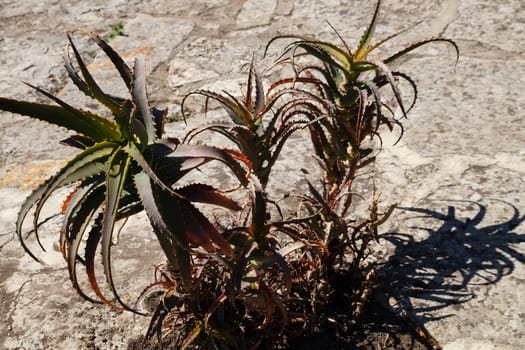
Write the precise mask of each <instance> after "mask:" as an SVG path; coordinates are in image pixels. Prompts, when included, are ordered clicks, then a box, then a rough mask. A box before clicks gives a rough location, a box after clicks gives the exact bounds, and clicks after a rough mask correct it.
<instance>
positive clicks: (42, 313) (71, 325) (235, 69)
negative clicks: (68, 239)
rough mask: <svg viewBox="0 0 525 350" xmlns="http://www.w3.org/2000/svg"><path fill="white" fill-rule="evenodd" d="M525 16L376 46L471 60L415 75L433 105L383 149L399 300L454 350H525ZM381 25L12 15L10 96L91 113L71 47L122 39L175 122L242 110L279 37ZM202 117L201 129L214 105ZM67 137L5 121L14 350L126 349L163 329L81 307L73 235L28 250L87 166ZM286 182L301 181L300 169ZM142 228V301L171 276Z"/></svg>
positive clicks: (262, 7)
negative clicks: (250, 83) (64, 167)
mask: <svg viewBox="0 0 525 350" xmlns="http://www.w3.org/2000/svg"><path fill="white" fill-rule="evenodd" d="M523 6H524V5H523V1H522V0H509V1H492V0H443V1H423V0H417V1H413V0H410V1H409V0H401V1H399V0H398V1H393V0H390V1H388V0H387V1H384V4H383V7H382V11H381V15H380V21H379V26H378V29H377V31H378V33H377V36H376V37H377V38H381V37H384V36H386V35H388V34H391V33H394V32H397V31H399V30H401V29H404V28H407V27H410V26H415V27H414V28H413V29H412V30H411V31H409V32H406V33H404V34H402V35H400V36H399V37H398V38H396V39H394V40H393V41H392V44H389V45H387V46H386V48H389V49H391V50H394V49H395V48H396V47H400V46H402V45H403V44H404V43H408V42H412V41H415V40H421V39H425V38H428V37H434V36H440V35H441V36H445V37H448V38H452V39H454V40H455V41H456V42H457V43H458V45H459V47H460V50H461V58H460V61H459V62H458V64H457V65H456V66H455V65H454V63H455V61H454V53H453V52H452V50H450V49H449V48H448V47H447V46H445V45H439V44H436V45H432V46H428V47H425V48H422V49H421V50H419V51H417V52H416V53H414V54H412V55H410V57H408V59H406V60H405V61H404V62H403V65H402V70H403V71H404V72H406V73H408V74H409V75H410V76H412V78H414V79H415V80H416V82H417V84H418V90H419V100H418V104H417V105H416V107H415V108H414V109H413V110H412V111H411V113H410V116H409V117H410V118H409V119H408V120H406V121H405V123H404V126H405V135H404V138H403V139H402V140H401V142H400V143H398V144H396V145H393V144H394V141H395V139H396V135H385V136H384V139H383V141H384V146H385V147H384V150H383V152H382V153H381V154H380V155H379V157H378V161H377V164H376V170H375V176H376V186H377V188H378V191H379V192H381V194H382V195H381V199H382V203H383V204H384V205H389V204H393V203H398V204H399V207H400V209H397V210H396V211H395V212H394V215H393V216H392V218H391V219H390V220H389V221H388V222H387V223H386V224H385V226H384V227H383V231H384V232H385V235H384V238H385V239H384V240H383V241H382V245H381V246H379V247H378V248H377V252H376V254H379V255H382V256H383V257H384V260H385V261H386V264H385V266H384V268H382V270H381V271H380V272H381V274H382V276H383V277H384V279H385V281H386V282H385V285H386V286H388V288H386V287H384V291H383V293H384V294H385V296H392V297H394V298H396V299H397V300H398V301H399V302H401V303H403V304H405V305H407V306H408V308H409V309H410V310H412V311H411V313H412V314H413V315H414V317H416V318H417V319H418V320H420V321H421V322H422V323H424V325H425V326H426V327H427V328H428V330H429V331H430V332H431V333H432V334H433V335H434V337H436V338H437V339H438V340H439V341H440V342H441V344H443V345H444V347H445V349H450V350H452V349H522V348H523V346H524V345H525V322H524V321H523V320H524V319H525V294H524V292H523V283H525V265H524V263H525V244H524V242H525V224H524V223H523V222H524V219H525V213H524V212H525V195H524V188H525V180H524V179H525V112H524V111H525V95H524V94H523V89H524V88H525V56H524V54H523V47H522V46H523V42H525V32H524V30H525V11H524V7H523ZM372 11H373V2H370V3H369V2H363V1H357V0H349V1H337V0H329V1H320V0H315V1H310V0H308V1H307V0H264V1H253V0H229V1H208V0H194V1H192V2H191V3H188V2H187V1H179V0H151V1H140V0H126V1H121V0H111V1H99V0H97V1H85V2H73V1H64V0H40V1H26V2H20V1H17V0H3V1H2V7H1V8H0V32H1V33H2V36H1V37H0V95H1V96H5V97H16V98H24V99H28V98H31V99H34V100H41V97H40V96H37V95H36V94H35V93H34V92H32V91H31V89H29V88H28V87H27V86H26V85H23V84H22V83H21V81H27V82H30V83H32V84H35V85H38V86H40V87H43V88H46V89H48V90H50V91H52V92H54V93H57V94H58V95H59V96H60V97H62V98H64V99H65V100H67V101H69V102H70V103H71V104H73V105H82V104H83V103H86V101H83V100H81V99H80V98H79V94H78V93H76V92H75V89H74V87H73V86H72V85H71V84H70V83H68V82H67V79H66V73H65V70H64V69H63V68H62V52H63V48H64V46H65V44H66V42H67V39H66V36H65V32H66V31H68V30H72V29H75V28H86V29H89V30H92V31H95V32H97V33H99V34H100V35H102V36H104V35H108V34H109V32H110V30H109V28H110V26H111V25H116V24H119V23H121V24H122V25H123V27H124V32H125V34H126V36H118V37H116V38H115V39H113V40H112V42H111V44H112V45H113V46H114V47H115V48H116V49H117V50H118V51H119V52H120V53H121V54H122V55H123V56H124V57H125V59H126V60H129V62H132V60H133V58H134V57H136V56H138V55H142V56H144V57H145V58H146V60H147V65H148V72H149V86H150V97H151V98H152V99H153V100H154V101H155V103H156V104H159V105H167V106H168V107H170V116H172V117H173V118H174V119H176V118H177V117H180V112H179V109H178V103H180V101H181V98H182V97H183V96H184V94H185V93H187V92H188V91H191V90H193V89H195V88H200V87H208V88H213V89H218V90H220V89H226V90H228V91H230V92H231V93H234V94H238V93H239V92H240V91H241V90H240V87H242V86H243V84H244V76H245V74H244V71H245V67H246V64H247V63H249V62H250V60H251V58H252V53H254V54H255V55H256V57H257V58H258V59H261V62H262V63H261V65H262V64H265V63H269V62H271V58H272V57H270V58H268V59H265V60H262V58H261V56H262V50H263V48H264V46H265V44H266V42H267V41H268V40H269V39H270V38H271V37H273V36H275V35H278V34H287V33H294V34H312V35H316V36H318V37H320V38H324V39H330V40H334V41H336V39H335V35H334V33H333V32H332V30H331V29H330V27H329V25H328V24H327V23H326V21H329V22H330V23H331V24H332V25H333V26H334V27H335V28H337V30H338V31H339V32H340V34H341V35H342V36H343V37H344V38H348V42H349V44H350V45H352V46H354V45H355V44H356V43H357V42H358V40H359V37H360V34H361V32H362V30H363V28H364V27H365V26H366V25H367V23H368V21H369V19H370V16H371V13H372ZM79 45H80V47H81V49H83V50H88V49H89V47H90V46H88V45H89V44H88V43H87V42H82V41H81V43H80V44H79ZM275 52H277V50H276V51H275ZM391 52H392V51H391ZM91 64H92V68H93V69H95V70H96V73H97V77H98V78H100V79H101V80H102V81H103V82H104V83H105V84H106V85H103V86H104V88H105V89H108V90H110V91H113V90H115V91H118V90H119V89H121V88H122V86H119V85H113V84H114V81H115V79H111V78H112V77H113V76H112V75H111V74H113V73H112V72H111V67H110V66H109V65H108V62H106V61H104V60H103V59H102V58H100V57H95V58H94V61H93V62H92V63H91ZM199 102H200V101H199ZM87 103H88V107H89V101H88V102H87ZM190 108H194V110H195V111H198V108H199V103H197V102H195V104H194V105H191V104H190ZM182 128H184V124H183V123H180V122H178V123H173V124H170V126H169V130H170V132H172V133H175V134H176V133H179V132H181V130H182ZM66 135H67V132H66V131H64V130H59V129H57V128H55V127H53V126H50V125H46V124H44V123H41V122H37V121H33V120H30V119H28V118H25V117H21V116H17V115H11V114H8V113H3V112H2V113H0V313H1V314H2V315H4V317H3V318H2V321H0V348H3V349H24V348H25V349H49V348H52V349H125V348H127V344H128V341H129V340H130V339H131V338H133V337H136V336H137V335H138V334H141V333H142V332H143V330H144V327H146V322H147V320H145V319H142V318H137V319H134V318H133V316H132V315H131V314H129V313H122V312H118V311H112V310H108V309H107V308H103V307H100V306H98V305H93V304H90V303H87V302H85V301H83V300H82V299H81V298H80V297H79V296H78V295H77V294H76V293H75V292H74V291H73V290H72V289H71V287H70V281H69V280H68V279H67V277H66V275H67V269H66V267H65V263H64V262H63V260H62V259H61V257H60V254H59V253H58V252H57V251H56V250H55V249H54V248H53V247H54V242H55V241H56V235H55V232H56V228H57V227H58V224H59V221H58V218H56V217H52V219H51V220H49V221H48V222H47V223H46V224H45V227H44V230H43V232H44V234H43V244H44V246H45V247H46V248H47V250H48V252H47V253H42V254H40V256H41V258H42V260H43V262H44V264H38V263H36V262H34V261H33V260H31V258H30V257H29V256H28V255H27V254H24V252H23V250H22V248H21V247H20V244H19V242H18V240H17V239H16V237H15V236H14V232H13V231H14V222H15V218H16V213H17V211H18V209H19V207H20V205H21V203H22V201H23V200H24V198H25V197H26V196H27V195H28V193H29V190H30V189H31V188H32V187H33V186H34V185H36V184H37V183H38V182H40V181H41V180H43V179H44V178H45V176H46V174H49V172H52V171H53V170H54V169H58V168H57V167H58V166H59V165H60V164H62V162H63V161H64V160H65V159H67V158H68V157H69V156H71V155H72V151H71V150H70V149H68V148H66V147H57V142H58V141H59V140H61V139H63V138H65V137H66ZM298 142H299V141H298ZM297 148H298V149H299V153H300V154H303V155H304V152H301V150H302V149H300V148H299V147H297ZM291 151H292V150H290V152H291ZM290 158H291V159H292V161H294V162H295V161H296V159H295V158H293V157H290ZM305 161H307V160H305ZM279 166H280V167H281V168H282V169H284V170H287V169H288V168H287V166H288V165H287V163H286V161H284V162H283V163H282V164H279ZM290 169H294V167H293V166H292V167H290ZM289 176H290V177H293V176H299V175H296V174H295V173H291V174H290V175H289ZM59 200H60V198H57V199H56V201H57V204H59V203H60V202H59ZM52 207H53V206H52V205H50V206H49V209H51V208H52ZM45 214H48V215H52V214H53V213H52V212H49V213H45ZM134 220H136V222H133V223H131V224H128V226H127V227H128V229H127V230H126V231H125V233H123V237H122V241H123V242H122V244H124V245H125V246H124V247H125V248H121V249H120V250H119V249H118V248H117V249H116V257H117V259H118V263H119V267H120V268H119V272H120V271H122V272H121V273H122V275H120V276H117V279H119V280H120V281H122V284H123V286H124V287H125V288H126V293H128V294H126V297H128V298H130V300H133V297H134V296H136V295H137V294H138V293H140V291H141V290H142V288H143V287H144V286H145V285H146V284H147V283H148V282H149V281H151V279H152V275H153V266H154V265H155V264H157V263H159V260H158V259H159V258H158V256H159V255H158V247H157V246H156V245H157V243H155V242H154V238H153V236H152V234H151V232H150V231H149V228H148V227H149V226H148V223H147V220H146V219H145V218H144V217H138V218H136V219H134ZM412 238H413V239H414V240H413V241H411V239H412ZM117 247H119V246H117ZM145 247H147V248H146V249H145ZM34 248H35V249H36V248H37V247H36V246H35V247H34Z"/></svg>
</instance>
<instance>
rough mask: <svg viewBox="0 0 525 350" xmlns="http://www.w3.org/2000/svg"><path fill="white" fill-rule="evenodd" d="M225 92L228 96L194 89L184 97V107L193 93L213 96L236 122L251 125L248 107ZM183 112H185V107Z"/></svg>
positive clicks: (208, 96)
mask: <svg viewBox="0 0 525 350" xmlns="http://www.w3.org/2000/svg"><path fill="white" fill-rule="evenodd" d="M225 94H226V96H223V95H221V94H218V93H216V92H213V91H208V90H197V91H193V92H190V93H189V94H188V95H186V96H185V97H184V99H183V100H182V106H183V107H184V102H185V101H186V99H187V98H188V97H189V96H191V95H201V96H205V97H207V98H211V99H213V100H216V101H217V102H219V103H220V104H221V105H222V106H223V107H224V108H225V109H226V112H227V113H228V115H229V116H230V119H231V120H232V121H233V122H234V123H235V124H240V125H250V122H251V120H250V119H249V118H247V117H246V114H249V112H248V111H247V110H246V108H245V107H244V106H243V105H242V104H241V103H239V101H237V99H236V98H235V97H234V96H232V95H231V94H228V93H227V92H225ZM182 113H183V114H184V109H183V112H182Z"/></svg>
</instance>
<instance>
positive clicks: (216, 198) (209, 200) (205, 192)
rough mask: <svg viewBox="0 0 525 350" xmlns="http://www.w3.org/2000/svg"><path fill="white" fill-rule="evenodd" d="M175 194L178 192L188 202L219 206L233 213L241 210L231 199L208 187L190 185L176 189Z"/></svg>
mask: <svg viewBox="0 0 525 350" xmlns="http://www.w3.org/2000/svg"><path fill="white" fill-rule="evenodd" d="M177 192H179V193H180V194H181V195H182V196H183V197H185V198H186V199H187V200H189V201H190V202H199V203H206V204H214V205H219V206H221V207H224V208H227V209H230V210H234V211H239V210H241V209H242V208H241V207H240V206H239V204H237V202H235V201H234V200H233V199H231V198H229V197H226V196H225V195H223V194H221V193H220V192H219V191H218V190H217V189H215V188H214V187H212V186H209V185H204V184H191V185H188V186H184V187H181V188H177Z"/></svg>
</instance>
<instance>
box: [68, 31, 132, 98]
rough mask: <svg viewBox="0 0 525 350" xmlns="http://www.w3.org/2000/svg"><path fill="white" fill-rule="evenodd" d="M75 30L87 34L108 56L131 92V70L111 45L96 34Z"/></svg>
mask: <svg viewBox="0 0 525 350" xmlns="http://www.w3.org/2000/svg"><path fill="white" fill-rule="evenodd" d="M75 32H82V33H84V34H86V35H88V36H89V37H90V38H91V39H92V40H93V41H94V42H95V43H96V44H97V45H98V46H99V47H100V48H101V49H102V50H103V51H104V53H105V54H106V55H107V56H108V58H109V59H110V60H111V62H112V63H113V65H114V66H115V68H116V69H117V70H118V72H119V73H120V76H121V77H122V80H124V83H125V84H126V86H127V87H128V89H129V91H130V92H131V91H132V89H133V71H132V70H131V69H130V68H129V67H128V65H127V64H126V63H125V62H124V60H123V59H122V57H120V55H119V54H118V53H117V52H116V51H115V50H113V48H112V47H111V46H109V45H108V44H107V43H106V42H105V41H104V40H102V39H101V38H100V37H99V36H98V35H96V34H94V33H92V32H90V31H86V30H81V29H77V30H75Z"/></svg>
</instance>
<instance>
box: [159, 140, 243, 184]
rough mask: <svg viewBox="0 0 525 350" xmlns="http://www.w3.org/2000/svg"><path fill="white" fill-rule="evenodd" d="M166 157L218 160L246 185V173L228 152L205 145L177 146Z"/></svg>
mask: <svg viewBox="0 0 525 350" xmlns="http://www.w3.org/2000/svg"><path fill="white" fill-rule="evenodd" d="M167 157H188V158H209V159H213V160H218V161H220V162H222V163H224V164H225V165H227V166H228V167H229V168H230V169H231V170H232V171H233V173H234V174H235V175H236V177H237V179H239V181H240V182H241V183H242V184H243V185H244V186H247V185H248V180H247V178H246V172H245V171H244V169H243V168H242V167H241V166H240V164H239V162H237V161H236V160H235V159H234V158H233V157H232V155H231V154H230V152H229V151H228V150H225V149H221V148H217V147H212V146H207V145H179V146H178V147H177V148H176V149H175V150H174V151H173V152H172V153H171V154H169V155H168V156H167Z"/></svg>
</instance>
